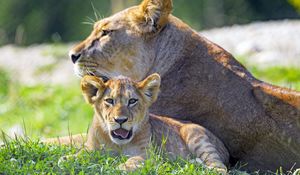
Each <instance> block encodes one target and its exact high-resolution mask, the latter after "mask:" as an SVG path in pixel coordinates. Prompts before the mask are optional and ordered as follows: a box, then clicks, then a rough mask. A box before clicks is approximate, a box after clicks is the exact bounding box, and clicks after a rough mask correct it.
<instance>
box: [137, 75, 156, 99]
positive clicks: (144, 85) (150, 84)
mask: <svg viewBox="0 0 300 175" xmlns="http://www.w3.org/2000/svg"><path fill="white" fill-rule="evenodd" d="M138 87H139V89H141V90H142V92H143V93H144V94H145V96H146V99H147V100H148V102H149V104H152V103H154V102H155V101H156V99H157V96H158V92H159V87H160V76H159V74H157V73H154V74H152V75H150V76H148V77H147V78H145V79H144V80H143V81H141V82H139V83H138Z"/></svg>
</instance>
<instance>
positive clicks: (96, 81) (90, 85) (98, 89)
mask: <svg viewBox="0 0 300 175" xmlns="http://www.w3.org/2000/svg"><path fill="white" fill-rule="evenodd" d="M81 90H82V93H83V96H84V98H85V100H86V102H88V103H90V104H94V103H95V100H96V98H97V97H99V96H100V95H102V94H103V92H104V90H105V83H104V82H103V81H102V80H101V79H100V78H98V77H95V76H90V75H86V76H84V77H83V78H82V80H81Z"/></svg>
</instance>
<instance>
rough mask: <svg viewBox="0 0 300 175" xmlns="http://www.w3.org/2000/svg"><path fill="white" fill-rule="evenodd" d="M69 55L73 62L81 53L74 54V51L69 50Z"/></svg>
mask: <svg viewBox="0 0 300 175" xmlns="http://www.w3.org/2000/svg"><path fill="white" fill-rule="evenodd" d="M69 56H70V58H71V60H72V62H73V63H74V64H75V63H76V62H77V60H78V59H79V58H80V56H81V54H80V53H77V54H76V53H72V52H70V53H69Z"/></svg>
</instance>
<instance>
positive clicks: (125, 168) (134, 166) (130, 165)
mask: <svg viewBox="0 0 300 175" xmlns="http://www.w3.org/2000/svg"><path fill="white" fill-rule="evenodd" d="M140 167H141V164H134V163H126V162H125V163H122V164H120V165H119V166H118V169H119V170H121V171H127V172H131V171H135V170H136V169H138V168H140Z"/></svg>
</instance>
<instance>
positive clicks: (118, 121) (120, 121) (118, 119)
mask: <svg viewBox="0 0 300 175" xmlns="http://www.w3.org/2000/svg"><path fill="white" fill-rule="evenodd" d="M127 120H128V118H115V122H117V123H119V124H120V125H121V124H123V123H125V122H126V121H127Z"/></svg>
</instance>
